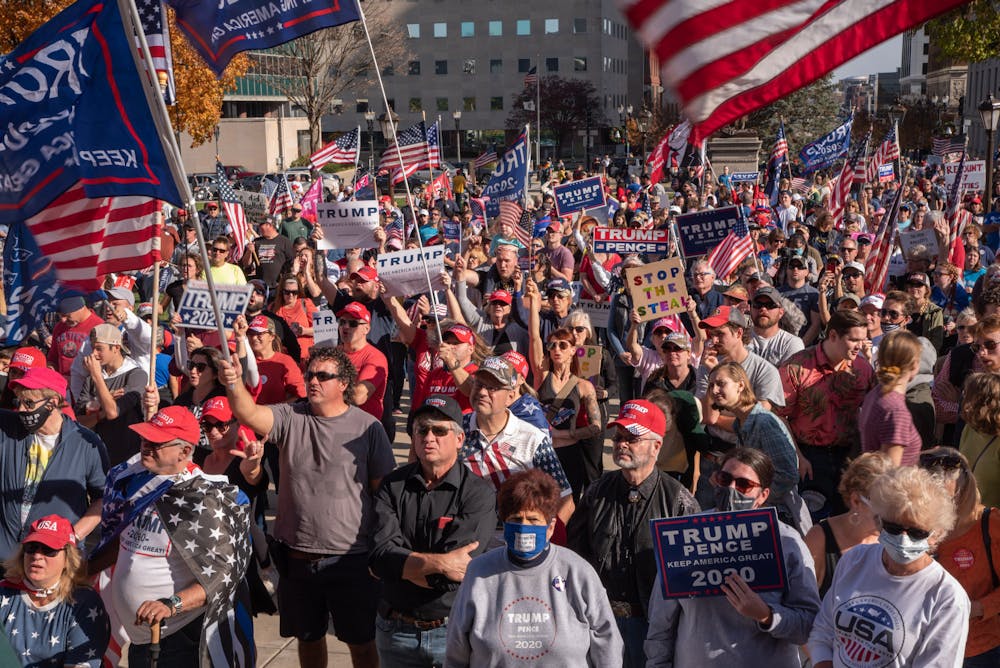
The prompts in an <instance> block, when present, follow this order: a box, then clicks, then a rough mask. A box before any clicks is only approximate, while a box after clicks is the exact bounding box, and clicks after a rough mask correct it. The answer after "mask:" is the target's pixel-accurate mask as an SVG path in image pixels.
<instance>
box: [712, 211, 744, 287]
mask: <svg viewBox="0 0 1000 668" xmlns="http://www.w3.org/2000/svg"><path fill="white" fill-rule="evenodd" d="M752 254H753V238H752V237H751V236H750V230H749V229H747V222H746V220H745V219H744V218H743V216H742V215H740V216H739V217H738V218H737V220H736V227H734V228H733V229H732V230H730V231H729V234H727V235H726V238H725V239H723V240H722V243H720V244H719V245H718V246H716V247H715V248H714V249H713V250H712V252H711V253H709V254H708V264H709V266H711V267H712V269H713V270H714V271H715V275H716V276H718V277H719V279H720V280H723V281H725V280H726V279H728V278H729V274H731V273H733V272H734V271H736V268H737V267H738V266H740V262H743V260H745V259H747V258H748V257H750V256H751V255H752Z"/></svg>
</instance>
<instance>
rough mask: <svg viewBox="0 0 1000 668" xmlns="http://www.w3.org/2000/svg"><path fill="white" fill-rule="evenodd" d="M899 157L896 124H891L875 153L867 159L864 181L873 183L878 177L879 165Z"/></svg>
mask: <svg viewBox="0 0 1000 668" xmlns="http://www.w3.org/2000/svg"><path fill="white" fill-rule="evenodd" d="M898 158H899V138H898V137H897V136H896V126H895V125H893V126H892V128H890V129H889V132H888V134H886V136H885V139H883V140H882V143H881V144H879V145H878V148H877V149H875V154H874V155H873V156H872V158H871V160H869V161H868V169H867V170H866V172H865V183H873V182H874V181H875V180H876V179H878V168H879V165H884V164H886V163H887V162H890V161H892V160H896V159H898Z"/></svg>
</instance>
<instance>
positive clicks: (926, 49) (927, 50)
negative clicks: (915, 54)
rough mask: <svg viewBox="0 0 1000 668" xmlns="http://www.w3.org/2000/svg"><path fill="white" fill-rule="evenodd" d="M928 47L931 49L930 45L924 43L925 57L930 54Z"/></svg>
mask: <svg viewBox="0 0 1000 668" xmlns="http://www.w3.org/2000/svg"><path fill="white" fill-rule="evenodd" d="M930 47H931V45H930V43H929V42H924V55H925V56H926V55H927V54H928V53H929V52H930Z"/></svg>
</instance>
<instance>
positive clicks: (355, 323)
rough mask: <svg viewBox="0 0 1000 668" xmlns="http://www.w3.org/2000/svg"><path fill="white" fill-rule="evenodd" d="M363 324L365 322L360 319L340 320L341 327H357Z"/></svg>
mask: <svg viewBox="0 0 1000 668" xmlns="http://www.w3.org/2000/svg"><path fill="white" fill-rule="evenodd" d="M363 324H364V323H363V322H361V321H360V320H341V321H340V326H341V327H350V328H351V329H355V328H357V327H360V326H361V325H363Z"/></svg>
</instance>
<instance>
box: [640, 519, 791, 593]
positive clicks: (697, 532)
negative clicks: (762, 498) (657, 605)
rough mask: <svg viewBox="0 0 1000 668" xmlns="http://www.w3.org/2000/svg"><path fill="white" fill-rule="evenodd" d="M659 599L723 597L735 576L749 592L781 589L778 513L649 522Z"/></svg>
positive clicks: (782, 571)
mask: <svg viewBox="0 0 1000 668" xmlns="http://www.w3.org/2000/svg"><path fill="white" fill-rule="evenodd" d="M649 528H650V531H652V533H653V550H654V551H655V552H656V568H657V570H658V571H659V573H660V581H661V583H662V585H663V589H662V590H661V592H660V593H661V594H662V595H663V597H664V598H690V597H696V596H725V592H723V591H722V587H721V586H720V585H722V583H723V582H725V579H726V577H727V576H729V575H732V574H736V575H739V576H740V577H741V578H743V580H744V581H745V582H746V583H747V585H749V586H750V589H752V590H754V591H782V590H784V589H785V587H786V586H787V579H786V575H785V560H784V557H783V555H782V551H781V536H780V534H779V533H778V511H776V510H775V509H774V508H758V509H756V510H741V511H731V512H724V513H705V514H701V515H685V516H683V517H667V518H663V519H657V520H650V521H649Z"/></svg>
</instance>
